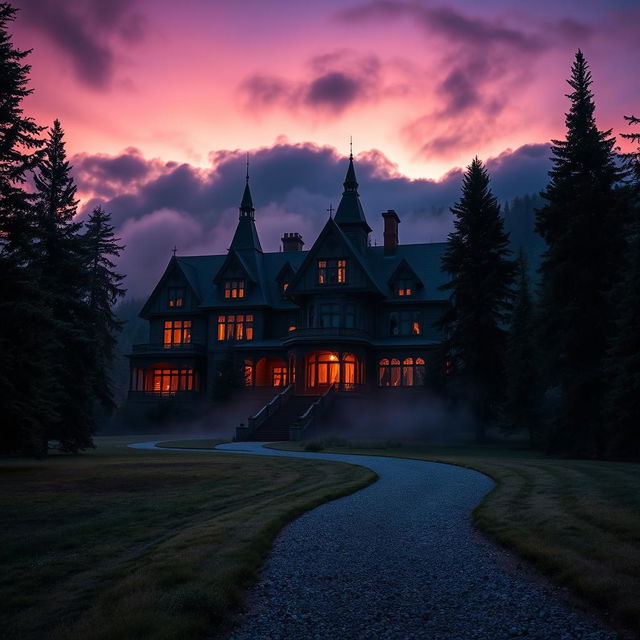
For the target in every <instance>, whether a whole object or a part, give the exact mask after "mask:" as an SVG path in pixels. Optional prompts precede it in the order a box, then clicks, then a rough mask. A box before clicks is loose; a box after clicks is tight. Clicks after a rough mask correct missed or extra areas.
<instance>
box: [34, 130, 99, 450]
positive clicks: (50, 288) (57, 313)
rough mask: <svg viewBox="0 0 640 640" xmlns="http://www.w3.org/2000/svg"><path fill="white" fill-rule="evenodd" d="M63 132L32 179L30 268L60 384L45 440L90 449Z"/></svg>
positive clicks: (81, 307) (80, 272)
mask: <svg viewBox="0 0 640 640" xmlns="http://www.w3.org/2000/svg"><path fill="white" fill-rule="evenodd" d="M63 138H64V132H63V131H62V128H61V127H60V123H59V121H58V120H56V121H55V122H54V124H53V127H52V128H51V130H50V131H49V139H48V140H47V144H46V147H45V153H44V157H43V159H42V161H41V162H40V164H39V165H38V168H37V172H36V173H35V175H34V182H35V186H36V218H37V242H36V243H35V245H34V257H33V263H34V264H35V265H37V266H38V267H39V270H40V273H41V281H42V286H43V288H44V289H45V290H46V291H47V303H48V306H49V308H50V309H51V313H52V316H53V319H54V321H55V323H56V338H57V342H58V344H59V347H60V348H59V349H58V350H57V352H56V366H55V374H56V376H57V377H58V379H59V381H60V385H61V393H60V394H59V396H58V403H57V407H56V410H57V413H58V414H59V419H58V420H57V421H56V422H54V423H52V424H51V430H50V433H49V438H50V439H56V440H58V441H59V442H60V448H61V449H62V450H63V451H73V452H76V451H79V450H81V449H85V448H87V447H90V446H93V443H92V440H91V432H92V430H93V402H94V395H93V389H94V384H95V383H94V373H95V369H94V362H93V355H94V354H93V346H92V342H91V338H92V336H91V334H90V330H89V328H90V325H91V320H92V319H91V314H90V313H89V307H88V305H87V303H86V291H87V288H88V273H87V269H86V264H87V259H86V245H85V243H84V239H83V237H82V236H81V235H80V233H79V231H80V228H81V226H82V225H81V224H80V223H78V222H74V220H73V217H74V215H75V213H76V211H77V205H78V201H77V199H76V197H75V195H76V187H75V184H74V182H73V178H72V176H71V167H70V165H69V162H68V161H67V159H66V151H65V143H64V140H63Z"/></svg>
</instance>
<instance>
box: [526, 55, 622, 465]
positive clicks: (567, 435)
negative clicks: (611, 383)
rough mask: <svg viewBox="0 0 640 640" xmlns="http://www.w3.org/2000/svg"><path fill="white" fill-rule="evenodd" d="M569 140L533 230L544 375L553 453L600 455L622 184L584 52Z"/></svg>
mask: <svg viewBox="0 0 640 640" xmlns="http://www.w3.org/2000/svg"><path fill="white" fill-rule="evenodd" d="M568 82H569V85H570V86H571V88H572V92H571V93H570V94H568V96H567V97H568V98H569V99H570V100H571V106H570V109H569V112H568V113H567V114H566V126H567V135H566V139H565V140H554V141H553V146H552V153H553V156H552V163H553V168H552V170H551V171H550V172H549V175H550V178H551V181H550V183H549V185H548V186H547V188H546V190H545V191H544V192H543V193H542V196H543V198H544V199H545V201H546V203H545V205H544V206H543V207H542V208H541V209H540V210H539V211H538V216H537V223H536V229H537V231H538V232H539V233H540V234H541V236H542V237H543V239H544V240H545V242H546V245H547V249H546V252H545V254H544V256H543V262H542V265H541V268H540V271H541V276H542V288H541V327H542V331H541V337H540V346H541V348H542V349H543V350H544V351H545V358H544V369H545V371H544V376H545V380H546V382H547V383H548V385H549V387H551V388H555V390H556V394H557V395H558V396H559V407H560V408H559V411H557V412H556V414H555V415H554V416H552V417H551V418H550V420H549V433H550V441H549V447H550V449H551V450H555V451H558V452H563V453H571V454H578V455H588V456H592V455H599V454H601V453H602V452H603V448H604V442H603V437H604V433H603V424H602V398H603V392H604V379H603V375H602V364H603V357H604V353H605V349H606V343H607V333H608V331H609V328H610V323H611V311H610V309H611V300H610V298H609V294H610V291H611V288H612V285H613V283H614V281H615V279H616V277H617V276H618V272H619V263H620V255H621V253H622V247H623V239H622V215H621V211H620V205H619V199H618V197H617V193H616V191H615V185H616V183H617V182H618V181H619V180H620V178H621V172H620V171H619V169H618V168H617V166H616V158H615V154H614V151H613V147H614V144H615V139H614V138H612V137H611V136H610V134H611V132H610V131H599V130H598V128H597V126H596V122H595V118H594V108H595V105H594V102H593V94H592V92H591V89H590V87H591V83H592V80H591V73H590V71H589V68H588V65H587V62H586V61H585V58H584V56H583V54H582V52H581V51H578V52H577V54H576V57H575V61H574V63H573V66H572V74H571V78H570V79H569V80H568Z"/></svg>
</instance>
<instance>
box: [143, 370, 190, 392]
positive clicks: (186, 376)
mask: <svg viewBox="0 0 640 640" xmlns="http://www.w3.org/2000/svg"><path fill="white" fill-rule="evenodd" d="M194 390H196V391H197V380H196V378H195V376H194V373H193V369H154V370H153V372H152V391H153V392H154V393H157V394H160V395H173V394H175V393H176V392H178V391H194Z"/></svg>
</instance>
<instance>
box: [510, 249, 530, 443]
mask: <svg viewBox="0 0 640 640" xmlns="http://www.w3.org/2000/svg"><path fill="white" fill-rule="evenodd" d="M528 270H529V267H528V264H527V259H526V256H525V254H524V252H523V251H522V250H521V251H520V253H519V256H518V262H517V272H516V287H517V288H516V295H515V300H514V303H513V313H512V315H511V324H510V327H509V334H508V336H507V352H506V366H505V372H506V382H507V384H506V398H505V404H504V421H505V427H506V428H507V429H508V430H515V429H518V428H524V429H526V430H527V431H528V433H529V441H530V443H531V444H534V441H535V435H536V433H535V432H536V427H537V423H538V406H539V397H538V376H537V366H536V345H535V339H534V323H533V303H532V301H531V293H530V290H531V286H530V282H529V273H528Z"/></svg>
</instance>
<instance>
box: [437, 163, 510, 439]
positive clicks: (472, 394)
mask: <svg viewBox="0 0 640 640" xmlns="http://www.w3.org/2000/svg"><path fill="white" fill-rule="evenodd" d="M451 212H452V213H453V215H454V216H455V220H454V226H455V231H454V232H453V233H451V234H449V238H448V243H449V244H448V247H447V250H446V252H445V254H444V256H443V259H442V269H443V270H444V271H445V272H446V273H448V274H449V275H450V277H451V279H450V281H449V282H448V283H447V284H446V285H444V286H443V287H442V289H443V290H447V291H450V292H451V294H450V304H449V308H448V311H447V312H446V314H445V316H444V317H443V319H442V323H441V324H442V326H443V328H444V329H445V335H446V339H445V342H446V348H447V351H448V353H449V359H450V360H451V361H452V363H453V374H452V376H450V377H451V378H452V379H453V382H454V384H455V387H456V391H455V393H456V394H457V395H458V396H459V397H460V398H461V399H463V400H466V401H468V402H469V403H470V405H471V409H472V411H473V414H474V416H475V420H476V439H477V440H478V441H479V442H480V441H482V440H483V439H484V435H485V429H486V426H487V424H488V422H489V421H490V420H491V419H493V418H494V417H495V415H496V408H497V405H498V403H499V400H500V397H501V395H502V392H503V385H504V375H503V374H504V348H505V330H504V328H503V327H504V325H505V322H506V320H507V314H508V312H509V310H510V308H511V303H510V300H511V297H512V291H511V285H512V283H513V275H514V265H513V262H512V261H511V260H509V258H508V256H509V255H510V253H511V252H510V250H509V248H508V243H509V238H508V235H507V234H506V233H505V232H504V228H503V222H502V218H501V216H500V206H499V205H498V203H497V201H496V199H495V197H494V196H493V194H492V193H491V190H490V189H489V175H488V174H487V171H486V170H485V168H484V166H483V165H482V162H480V160H478V158H475V159H474V160H473V161H472V162H471V165H470V166H469V167H467V172H466V173H465V176H464V179H463V185H462V197H461V199H460V200H459V201H458V202H457V203H456V205H455V206H454V207H452V208H451Z"/></svg>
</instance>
